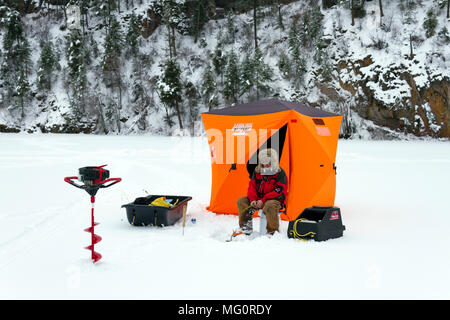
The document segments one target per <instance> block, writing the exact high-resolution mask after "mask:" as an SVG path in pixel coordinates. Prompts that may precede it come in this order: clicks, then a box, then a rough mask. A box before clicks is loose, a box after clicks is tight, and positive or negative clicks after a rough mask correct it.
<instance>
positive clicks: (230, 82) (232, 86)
mask: <svg viewBox="0 0 450 320" xmlns="http://www.w3.org/2000/svg"><path fill="white" fill-rule="evenodd" d="M224 77H225V79H224V88H223V95H224V97H225V98H226V99H227V100H228V101H231V102H237V98H238V95H239V92H240V89H241V79H240V70H239V60H238V57H237V55H236V53H235V52H234V50H232V51H231V52H230V53H229V54H228V55H227V66H226V69H225V74H224Z"/></svg>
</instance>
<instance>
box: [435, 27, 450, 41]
mask: <svg viewBox="0 0 450 320" xmlns="http://www.w3.org/2000/svg"><path fill="white" fill-rule="evenodd" d="M438 36H439V39H441V40H442V41H443V42H444V43H450V35H449V32H448V29H447V27H446V26H444V27H443V28H442V29H441V30H440V31H439V33H438Z"/></svg>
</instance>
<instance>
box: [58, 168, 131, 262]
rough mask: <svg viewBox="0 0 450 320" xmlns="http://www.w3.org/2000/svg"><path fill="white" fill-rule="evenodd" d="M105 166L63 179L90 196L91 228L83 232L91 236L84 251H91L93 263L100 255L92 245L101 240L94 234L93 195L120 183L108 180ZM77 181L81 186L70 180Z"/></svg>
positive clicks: (80, 170)
mask: <svg viewBox="0 0 450 320" xmlns="http://www.w3.org/2000/svg"><path fill="white" fill-rule="evenodd" d="M104 167H106V164H105V165H103V166H99V167H83V168H80V169H78V174H79V175H78V177H65V178H64V181H65V182H67V183H70V184H71V185H73V186H74V187H77V188H79V189H83V190H85V191H86V192H87V193H89V195H90V196H91V226H90V227H89V228H87V229H84V231H86V232H89V233H90V234H91V245H90V246H87V247H86V248H85V249H88V250H90V251H91V259H92V261H93V262H94V263H95V262H97V261H98V260H100V259H101V258H102V255H101V254H100V253H98V252H96V251H95V250H94V245H95V244H96V243H99V242H100V241H101V240H102V237H100V236H99V235H97V234H95V233H94V227H95V226H97V225H98V224H99V223H98V222H95V221H94V204H95V195H96V194H97V191H98V189H100V188H108V187H111V186H112V185H114V184H116V183H119V182H120V181H122V179H121V178H109V170H106V169H104ZM75 179H76V180H79V181H81V182H82V183H83V184H76V183H75V182H73V181H72V180H75Z"/></svg>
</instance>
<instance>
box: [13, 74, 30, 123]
mask: <svg viewBox="0 0 450 320" xmlns="http://www.w3.org/2000/svg"><path fill="white" fill-rule="evenodd" d="M16 91H17V96H18V97H19V107H20V110H21V117H22V118H24V117H25V108H24V106H25V100H26V99H27V96H28V93H29V92H30V84H29V82H28V80H27V76H26V74H25V70H24V69H22V68H21V70H20V75H19V79H18V80H17V89H16Z"/></svg>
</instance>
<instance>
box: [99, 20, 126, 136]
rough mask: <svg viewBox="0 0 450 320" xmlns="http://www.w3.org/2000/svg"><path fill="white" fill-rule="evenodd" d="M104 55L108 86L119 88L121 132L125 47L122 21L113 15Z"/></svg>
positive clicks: (118, 111)
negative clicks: (123, 52) (123, 55)
mask: <svg viewBox="0 0 450 320" xmlns="http://www.w3.org/2000/svg"><path fill="white" fill-rule="evenodd" d="M104 49H105V50H104V55H103V59H102V68H103V75H104V78H103V79H104V81H105V84H106V86H107V87H112V88H114V89H115V90H117V94H118V104H117V109H116V117H115V119H116V124H117V129H118V131H119V132H120V130H121V129H120V110H121V109H122V91H123V81H122V72H121V65H122V62H121V55H122V49H123V37H122V32H121V27H120V23H119V22H118V21H117V20H116V18H115V17H114V16H113V17H112V18H111V26H110V28H109V30H108V34H107V35H106V38H105V43H104Z"/></svg>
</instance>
